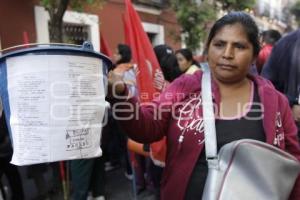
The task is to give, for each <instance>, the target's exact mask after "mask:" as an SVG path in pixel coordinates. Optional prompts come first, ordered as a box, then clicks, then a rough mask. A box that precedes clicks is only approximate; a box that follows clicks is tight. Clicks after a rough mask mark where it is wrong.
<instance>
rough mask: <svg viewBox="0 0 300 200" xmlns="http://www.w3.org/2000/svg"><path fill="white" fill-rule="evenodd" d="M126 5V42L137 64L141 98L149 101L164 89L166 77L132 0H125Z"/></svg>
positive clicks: (143, 100)
mask: <svg viewBox="0 0 300 200" xmlns="http://www.w3.org/2000/svg"><path fill="white" fill-rule="evenodd" d="M125 6H126V12H125V15H124V18H123V20H124V32H125V43H126V44H128V45H129V46H130V48H131V51H132V57H133V61H134V62H135V63H136V64H137V69H138V72H137V86H138V89H139V93H140V99H141V101H142V102H147V101H150V100H151V99H153V95H154V93H155V92H160V91H161V90H162V89H163V84H164V78H163V74H162V71H161V69H160V67H159V63H158V61H157V58H156V56H155V53H154V51H153V47H152V44H151V42H150V40H149V38H148V36H147V34H146V32H145V31H144V29H143V26H142V23H141V19H140V17H139V15H138V13H137V12H136V11H135V9H134V8H133V6H132V3H131V0H125Z"/></svg>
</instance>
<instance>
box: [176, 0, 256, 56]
mask: <svg viewBox="0 0 300 200" xmlns="http://www.w3.org/2000/svg"><path fill="white" fill-rule="evenodd" d="M171 4H172V7H173V8H174V10H175V12H176V17H177V21H178V23H179V24H180V25H181V28H182V34H183V35H184V42H185V44H186V46H187V48H189V49H191V50H192V51H195V50H197V49H198V48H199V47H200V43H201V42H203V41H204V40H205V39H206V36H207V33H208V28H209V25H210V24H211V23H212V22H213V21H215V19H216V16H217V12H218V10H224V11H232V10H245V9H247V8H248V9H252V8H253V7H254V6H255V4H256V0H243V1H241V0H171Z"/></svg>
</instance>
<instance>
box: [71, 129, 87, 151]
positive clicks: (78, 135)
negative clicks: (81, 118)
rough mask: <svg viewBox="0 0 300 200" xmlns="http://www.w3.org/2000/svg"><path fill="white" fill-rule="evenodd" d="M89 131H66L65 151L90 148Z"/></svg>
mask: <svg viewBox="0 0 300 200" xmlns="http://www.w3.org/2000/svg"><path fill="white" fill-rule="evenodd" d="M90 131H91V129H90V128H81V129H69V130H66V140H67V151H73V150H78V149H86V148H90V147H91V146H92V143H91V138H90V137H91V133H90Z"/></svg>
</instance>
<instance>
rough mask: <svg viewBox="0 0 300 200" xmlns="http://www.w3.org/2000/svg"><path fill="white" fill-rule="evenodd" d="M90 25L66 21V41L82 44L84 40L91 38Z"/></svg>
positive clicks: (64, 33)
mask: <svg viewBox="0 0 300 200" xmlns="http://www.w3.org/2000/svg"><path fill="white" fill-rule="evenodd" d="M89 35H90V34H89V27H88V26H86V25H80V24H70V23H64V25H63V40H64V43H71V44H78V45H82V44H83V42H84V41H88V40H90V38H89Z"/></svg>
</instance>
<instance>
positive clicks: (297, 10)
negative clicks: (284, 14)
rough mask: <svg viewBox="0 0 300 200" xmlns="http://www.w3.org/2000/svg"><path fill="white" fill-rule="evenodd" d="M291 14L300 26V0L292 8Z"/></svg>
mask: <svg viewBox="0 0 300 200" xmlns="http://www.w3.org/2000/svg"><path fill="white" fill-rule="evenodd" d="M291 13H292V14H293V15H294V16H295V18H296V21H297V23H298V25H299V26H300V0H298V1H297V2H296V3H295V4H294V5H293V6H292V7H291Z"/></svg>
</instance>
